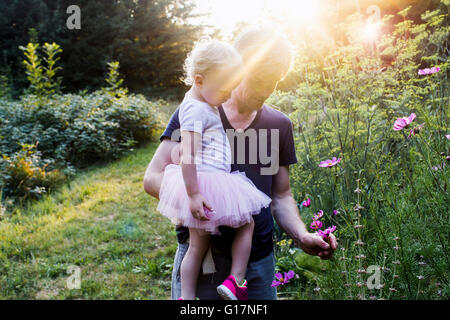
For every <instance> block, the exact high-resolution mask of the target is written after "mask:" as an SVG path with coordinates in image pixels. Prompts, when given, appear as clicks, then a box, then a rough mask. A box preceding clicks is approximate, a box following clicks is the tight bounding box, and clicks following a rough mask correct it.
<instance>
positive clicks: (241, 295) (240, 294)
mask: <svg viewBox="0 0 450 320" xmlns="http://www.w3.org/2000/svg"><path fill="white" fill-rule="evenodd" d="M217 292H218V293H219V295H220V296H221V297H222V298H224V299H225V300H248V297H247V280H245V281H244V283H243V284H242V286H240V285H238V284H237V282H236V279H235V278H234V277H233V276H232V275H229V276H228V278H226V279H225V281H224V282H223V283H222V284H221V285H220V286H218V287H217Z"/></svg>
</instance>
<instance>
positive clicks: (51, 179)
mask: <svg viewBox="0 0 450 320" xmlns="http://www.w3.org/2000/svg"><path fill="white" fill-rule="evenodd" d="M21 147H22V149H21V150H20V151H18V152H15V153H14V154H13V155H12V156H10V157H9V156H6V155H3V157H2V159H0V172H1V173H2V176H1V178H0V184H1V185H2V186H3V192H2V196H3V197H11V196H12V197H16V198H22V199H27V198H34V199H37V198H39V197H40V196H41V195H42V194H43V193H46V192H47V191H48V190H50V189H51V188H54V187H56V186H58V185H60V184H61V183H62V182H63V181H64V180H65V175H64V173H62V172H61V171H59V170H57V169H53V170H48V166H49V164H51V162H52V161H51V160H49V159H47V160H42V159H41V157H40V153H39V152H35V150H33V149H34V148H35V146H34V145H26V144H24V145H21Z"/></svg>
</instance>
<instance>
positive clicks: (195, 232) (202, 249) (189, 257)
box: [180, 228, 209, 300]
mask: <svg viewBox="0 0 450 320" xmlns="http://www.w3.org/2000/svg"><path fill="white" fill-rule="evenodd" d="M208 247H209V233H206V232H204V231H202V230H199V229H194V228H189V248H188V250H187V252H186V255H185V256H184V258H183V261H182V262H181V270H180V275H181V296H182V297H183V299H184V300H194V299H195V297H196V292H195V291H196V288H197V279H198V274H199V273H200V266H201V264H202V261H203V257H204V256H205V254H206V251H207V249H208Z"/></svg>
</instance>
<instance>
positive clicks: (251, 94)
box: [239, 74, 279, 110]
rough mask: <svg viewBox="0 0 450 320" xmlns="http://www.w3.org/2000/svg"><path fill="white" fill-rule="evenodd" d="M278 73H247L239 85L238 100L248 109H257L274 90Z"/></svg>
mask: <svg viewBox="0 0 450 320" xmlns="http://www.w3.org/2000/svg"><path fill="white" fill-rule="evenodd" d="M278 79H279V76H278V75H267V76H266V75H262V74H259V75H248V76H246V77H244V79H243V80H242V82H241V83H240V85H239V92H240V100H241V101H242V102H243V103H244V104H245V105H246V106H247V107H248V108H250V109H252V110H259V109H260V108H261V107H262V106H263V104H264V102H265V101H266V100H267V98H269V97H270V95H271V94H272V92H273V91H274V90H275V88H276V86H277V84H278V81H279V80H278Z"/></svg>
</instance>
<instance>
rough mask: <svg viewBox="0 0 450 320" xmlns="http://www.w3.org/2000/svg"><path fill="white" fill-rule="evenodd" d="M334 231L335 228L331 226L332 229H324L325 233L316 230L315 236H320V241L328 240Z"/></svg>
mask: <svg viewBox="0 0 450 320" xmlns="http://www.w3.org/2000/svg"><path fill="white" fill-rule="evenodd" d="M334 231H336V226H332V227H329V228H326V229H325V231H322V230H318V231H317V234H318V235H319V236H321V237H322V239H324V240H326V239H328V237H329V236H330V234H332V233H333V232H334Z"/></svg>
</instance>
